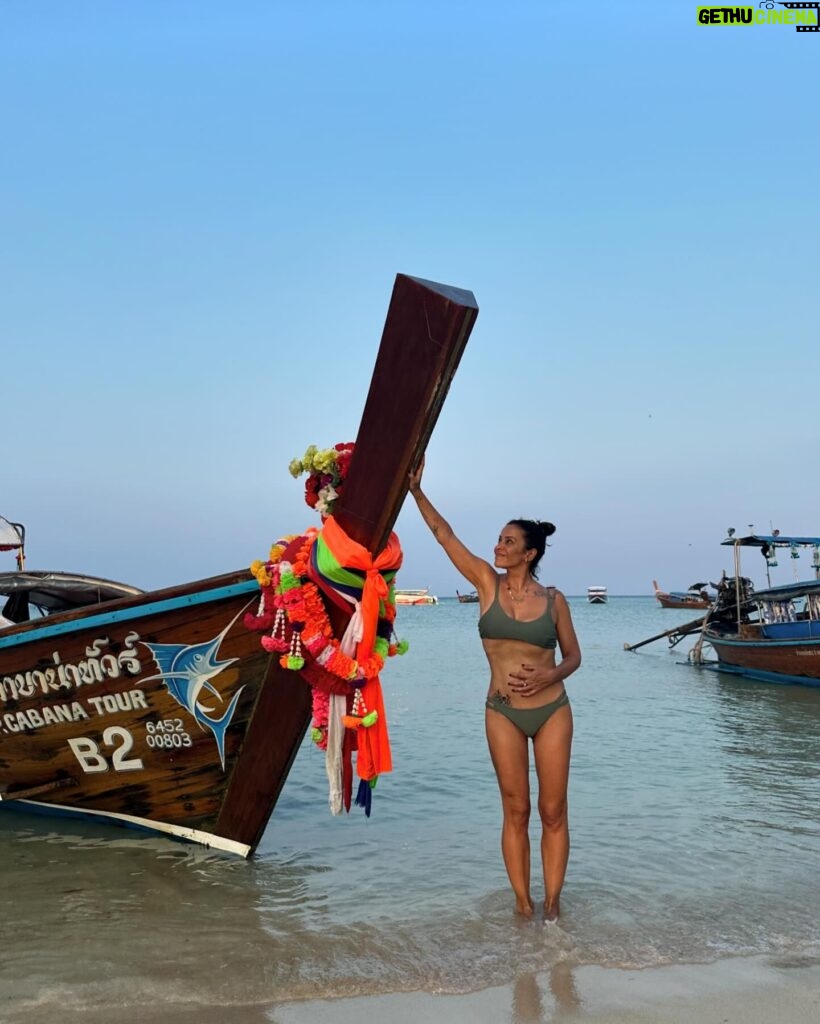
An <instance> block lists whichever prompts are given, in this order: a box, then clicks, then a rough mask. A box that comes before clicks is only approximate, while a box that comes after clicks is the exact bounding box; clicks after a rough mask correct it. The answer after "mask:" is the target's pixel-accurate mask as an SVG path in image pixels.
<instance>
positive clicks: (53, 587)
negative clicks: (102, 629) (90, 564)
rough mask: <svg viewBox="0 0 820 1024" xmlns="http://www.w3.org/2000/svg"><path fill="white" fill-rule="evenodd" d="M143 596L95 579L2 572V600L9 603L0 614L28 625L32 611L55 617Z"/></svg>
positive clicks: (123, 586)
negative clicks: (78, 609) (101, 604)
mask: <svg viewBox="0 0 820 1024" xmlns="http://www.w3.org/2000/svg"><path fill="white" fill-rule="evenodd" d="M141 593H142V591H141V590H138V589H137V588H136V587H131V586H128V584H127V583H116V582H115V581H114V580H104V579H98V578H97V577H95V576H78V575H76V574H74V573H66V572H38V571H36V570H34V571H28V570H26V571H24V572H21V571H17V572H3V573H0V599H2V598H6V601H5V604H4V605H3V607H2V608H0V615H2V616H3V618H5V619H8V620H10V621H12V622H27V621H28V620H29V619H30V618H31V611H32V608H33V610H34V614H35V615H53V614H54V613H56V612H65V611H71V610H72V609H74V608H84V607H86V606H87V605H91V604H100V603H101V602H102V601H115V600H116V599H117V598H120V597H133V596H135V595H137V594H141Z"/></svg>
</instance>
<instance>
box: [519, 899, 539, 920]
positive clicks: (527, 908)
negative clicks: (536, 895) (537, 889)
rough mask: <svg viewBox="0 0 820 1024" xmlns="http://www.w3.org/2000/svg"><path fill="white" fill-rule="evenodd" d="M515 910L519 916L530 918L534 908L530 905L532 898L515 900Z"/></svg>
mask: <svg viewBox="0 0 820 1024" xmlns="http://www.w3.org/2000/svg"><path fill="white" fill-rule="evenodd" d="M515 912H516V914H517V915H518V916H519V917H525V918H527V919H529V918H531V917H532V916H533V914H534V912H535V908H534V907H533V905H532V900H527V901H526V903H523V902H522V901H521V900H516V901H515Z"/></svg>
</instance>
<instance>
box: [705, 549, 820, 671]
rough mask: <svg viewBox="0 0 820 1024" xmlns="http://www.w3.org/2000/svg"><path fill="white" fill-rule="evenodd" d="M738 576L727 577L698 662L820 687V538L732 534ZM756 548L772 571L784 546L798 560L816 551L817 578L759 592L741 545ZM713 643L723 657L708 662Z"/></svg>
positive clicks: (720, 591)
mask: <svg viewBox="0 0 820 1024" xmlns="http://www.w3.org/2000/svg"><path fill="white" fill-rule="evenodd" d="M723 544H725V545H728V546H732V547H733V548H734V560H735V575H734V577H729V578H726V579H724V580H722V581H721V586H720V589H719V592H718V597H717V600H716V602H715V605H714V608H713V610H712V611H710V613H709V614H708V615H707V616H706V619H705V620H704V625H703V631H702V637H701V641H700V642H699V643H698V644H696V646H695V648H694V650H693V652H692V660H693V661H694V662H695V663H696V664H699V665H702V666H703V667H705V668H713V669H716V670H718V671H721V672H730V673H734V674H736V675H741V676H745V677H746V678H748V679H755V680H758V681H760V682H765V683H785V684H797V685H801V686H820V537H789V536H784V535H782V534H779V533H778V534H772V535H765V536H764V535H750V536H747V537H729V538H727V539H726V540H725V541H723ZM741 548H756V549H757V550H759V551H760V552H761V553H762V554H763V555H764V557H765V558H766V567H767V575H768V570H769V567H770V566H773V565H776V564H777V562H776V558H775V554H776V551H777V549H778V548H780V549H784V548H787V549H788V550H789V553H790V557H791V558H793V559H797V558H798V557H799V549H800V548H810V549H811V550H812V567H813V569H814V575H815V579H813V580H806V581H803V582H796V583H789V584H785V585H783V586H776V587H771V586H769V587H767V588H766V589H764V590H755V589H754V588H753V586H752V585H751V581H750V580H749V579H748V577H744V576H741V566H740V549H741ZM705 645H709V646H711V648H712V650H713V651H714V653H715V655H716V657H717V660H716V661H711V660H706V658H705V657H704V654H703V647H704V646H705Z"/></svg>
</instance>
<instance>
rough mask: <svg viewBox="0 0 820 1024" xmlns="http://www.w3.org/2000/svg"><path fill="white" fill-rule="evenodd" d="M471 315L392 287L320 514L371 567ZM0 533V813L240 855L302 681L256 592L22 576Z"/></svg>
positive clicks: (288, 735) (271, 795) (260, 814)
mask: <svg viewBox="0 0 820 1024" xmlns="http://www.w3.org/2000/svg"><path fill="white" fill-rule="evenodd" d="M477 313H478V309H477V306H476V303H475V299H474V297H473V295H472V293H470V292H467V291H463V290H461V289H457V288H451V287H449V286H446V285H440V284H436V283H433V282H429V281H424V280H421V279H418V278H413V277H408V276H406V275H403V274H399V275H397V277H396V281H395V284H394V288H393V293H392V296H391V300H390V305H389V308H388V313H387V318H386V321H385V326H384V331H383V334H382V340H381V346H380V348H379V353H378V356H377V360H376V365H375V369H374V372H373V377H372V380H371V385H370V390H369V393H368V396H367V400H366V403H365V407H364V412H363V415H362V419H361V423H360V425H359V430H358V433H357V437H356V444H355V450H354V452H353V456H352V460H351V462H350V467H349V473H348V476H347V479H346V482H345V489H344V493H343V494H342V495H341V496H340V497H339V500H338V502H337V505H336V507H335V509H334V517H335V519H336V521H337V522H338V523H339V524H341V526H342V527H343V529H344V530H345V531H346V533H347V535H348V536H349V537H350V538H351V539H352V540H354V541H355V542H356V543H358V544H360V545H362V546H363V547H364V548H366V549H367V550H368V551H369V552H370V553H371V554H373V555H375V554H377V553H378V552H379V551H381V550H382V549H383V548H384V546H385V545H386V544H387V541H388V538H389V536H390V532H391V529H392V526H393V524H394V523H395V520H396V517H397V516H398V513H399V510H400V508H401V505H402V503H403V501H404V498H405V495H406V491H407V475H408V472H409V470H410V468H411V467H412V466H413V465H414V464H415V463H416V462H417V460H418V459H419V457H420V456H421V454H422V453H423V452H424V450H425V448H426V446H427V442H428V440H429V438H430V434H431V432H432V430H433V427H434V425H435V423H436V420H437V418H438V415H439V412H440V410H441V406H442V403H443V401H444V399H445V396H446V394H447V391H448V388H449V386H450V382H451V380H452V377H453V374H454V373H455V370H456V368H457V366H458V362H459V360H460V358H461V355H462V352H463V351H464V347H465V345H466V343H467V339H468V338H469V335H470V331H471V330H472V327H473V324H474V322H475V319H476V316H477ZM397 382H398V383H397ZM385 438H389V439H390V442H389V444H387V443H385V440H384V439H385ZM2 523H6V525H7V526H8V527H9V529H8V530H7V531H6V530H5V529H3V530H0V544H2V546H4V547H6V549H7V550H14V549H15V548H17V549H18V553H19V557H18V565H19V566H20V568H19V569H18V570H17V571H14V572H8V573H5V574H0V595H5V604H4V605H3V607H2V614H3V616H4V618H5V620H6V621H7V622H8V623H10V624H7V625H5V626H4V628H2V629H0V807H2V806H4V805H5V804H7V803H9V802H11V804H12V805H13V804H15V803H16V804H25V805H26V806H27V807H29V808H32V807H36V808H37V809H40V810H43V811H48V812H53V813H62V814H79V815H83V816H89V817H94V818H98V819H103V820H108V821H111V822H116V823H121V824H126V825H132V826H139V827H144V828H147V829H151V830H154V831H156V832H161V833H168V834H171V835H173V836H176V837H180V838H184V839H188V840H192V841H194V842H199V843H203V844H205V845H208V846H212V847H215V848H219V849H222V850H226V851H229V852H232V853H236V854H239V855H241V856H250V855H251V854H252V853H253V851H254V849H255V848H256V846H257V844H258V843H259V840H260V838H261V836H262V833H263V831H264V829H265V827H266V825H267V822H268V819H269V817H270V815H271V813H272V811H273V809H274V806H275V804H276V801H277V799H278V797H279V794H280V792H281V789H282V786H283V785H284V783H285V780H286V778H287V775H288V772H289V770H290V767H291V765H292V763H293V759H294V757H295V756H296V752H297V750H298V748H299V746H300V745H301V743H302V740H303V738H304V736H305V732H306V730H307V727H308V724H309V721H310V716H311V696H310V688H309V686H308V685H306V683H305V681H303V679H302V678H301V677H300V675H299V673H297V672H294V671H288V670H287V669H285V668H283V667H282V665H281V664H280V659H279V658H278V657H277V656H276V655H274V654H269V653H267V651H266V650H264V649H263V648H262V646H261V645H260V638H259V635H258V634H256V633H254V632H252V631H251V630H250V629H248V628H247V627H246V626H245V625H244V623H243V616H244V615H245V613H247V612H248V611H252V610H253V609H255V608H256V606H257V604H258V602H259V595H260V589H259V584H258V583H257V580H256V579H255V578H254V577H253V576H252V575H251V573H250V571H249V570H247V569H242V570H239V571H236V572H232V573H227V574H225V575H221V576H216V577H212V578H209V579H204V580H199V581H196V582H193V583H188V584H183V585H181V586H175V587H170V588H167V589H163V590H158V591H151V592H140V591H139V590H137V589H136V588H133V587H129V586H127V585H125V584H120V583H116V582H113V581H110V580H100V579H95V578H92V577H87V576H82V575H72V574H68V573H53V572H31V571H27V570H26V571H24V570H23V568H22V566H23V557H22V554H23V553H22V543H23V539H22V531H21V530H20V529H18V530H17V532H16V539H15V533H14V532H13V527H14V525H15V524H9V523H7V522H6V521H2ZM0 525H2V524H0ZM290 526H291V524H277V529H288V528H289V527H290ZM269 541H270V538H265V543H266V544H267V543H269ZM328 615H329V617H330V619H331V622H332V623H333V625H334V628H335V627H341V626H343V625H344V623H345V622H346V621H347V620H348V619H349V613H348V612H345V611H344V610H342V609H340V608H338V607H335V606H334V607H333V608H329V609H328ZM0 625H2V624H0Z"/></svg>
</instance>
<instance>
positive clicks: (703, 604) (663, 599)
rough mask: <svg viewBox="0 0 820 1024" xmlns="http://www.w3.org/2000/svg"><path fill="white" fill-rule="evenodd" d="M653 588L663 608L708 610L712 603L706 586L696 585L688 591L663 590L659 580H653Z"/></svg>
mask: <svg viewBox="0 0 820 1024" xmlns="http://www.w3.org/2000/svg"><path fill="white" fill-rule="evenodd" d="M652 586H653V587H654V590H655V597H656V598H657V599H658V604H660V606H661V608H708V607H709V605H710V604H711V603H712V602H711V600H710V598H709V594H708V593H707V591H706V590H705V589H704V586H705V585H704V584H700V585H697V584H696V585H694V586H691V587H690V588H689V589H688V590H686V591H682V590H671V591H666V590H661V589H660V588H659V587H658V581H657V580H652Z"/></svg>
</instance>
